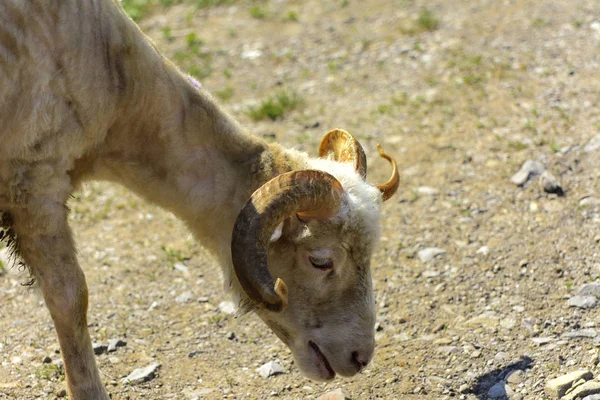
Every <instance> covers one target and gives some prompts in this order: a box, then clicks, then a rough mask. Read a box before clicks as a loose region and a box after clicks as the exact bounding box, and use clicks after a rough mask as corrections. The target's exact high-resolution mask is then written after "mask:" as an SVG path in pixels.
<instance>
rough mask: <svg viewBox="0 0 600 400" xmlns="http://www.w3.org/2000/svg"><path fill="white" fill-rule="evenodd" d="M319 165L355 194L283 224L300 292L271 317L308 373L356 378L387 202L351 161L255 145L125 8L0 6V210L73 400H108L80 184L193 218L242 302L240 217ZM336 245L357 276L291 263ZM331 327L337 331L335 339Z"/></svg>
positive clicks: (46, 2)
mask: <svg viewBox="0 0 600 400" xmlns="http://www.w3.org/2000/svg"><path fill="white" fill-rule="evenodd" d="M310 167H312V168H316V169H321V170H329V171H330V172H331V173H332V174H333V175H335V176H336V177H337V178H338V179H339V180H340V181H341V183H342V185H343V187H344V188H345V189H346V191H345V194H344V198H343V199H344V202H343V207H342V210H341V211H340V213H339V214H338V216H336V217H335V218H333V219H331V221H330V222H327V223H325V224H324V225H323V224H321V223H320V222H319V223H317V222H316V221H312V220H310V221H307V222H306V223H304V224H299V223H298V222H297V220H296V218H295V217H293V218H292V219H289V221H288V222H286V224H285V226H284V224H283V223H282V230H281V232H283V233H281V232H280V236H281V238H277V241H276V242H274V243H273V244H271V247H270V250H269V251H270V253H269V254H270V255H269V257H270V258H272V259H273V260H276V261H277V263H276V264H277V265H275V266H273V267H272V269H273V271H275V272H276V273H277V275H281V276H283V277H284V278H285V279H286V280H288V281H289V282H291V283H292V284H293V286H292V287H291V290H290V305H289V307H288V311H286V312H285V313H283V314H275V313H269V312H267V311H265V310H258V312H259V316H261V318H263V320H265V322H266V323H267V324H269V326H270V327H271V328H272V329H273V330H274V332H275V333H276V334H278V336H279V337H280V338H282V340H283V341H284V342H286V344H287V345H288V346H290V348H291V349H292V351H293V352H294V354H295V356H296V357H297V359H298V360H299V363H300V367H301V368H302V369H303V370H305V372H306V371H308V372H307V374H309V375H310V376H313V377H316V378H319V379H330V378H332V377H333V376H334V375H335V373H334V372H333V371H334V370H335V371H338V372H339V373H342V374H344V375H352V374H354V373H356V372H358V371H359V370H360V369H361V368H362V367H363V366H364V365H366V363H367V362H368V360H369V359H370V357H371V356H372V351H373V350H372V346H373V336H372V330H373V329H372V328H373V323H374V307H373V298H372V290H371V281H370V272H369V258H370V254H371V252H372V249H373V245H374V243H375V242H376V240H377V239H376V237H377V236H378V227H379V221H378V220H379V206H380V204H381V195H380V194H379V191H378V190H377V189H375V188H373V187H372V186H370V185H368V184H366V183H365V182H364V181H362V179H361V178H360V177H359V176H358V174H356V172H355V171H354V169H353V168H352V166H351V165H350V164H342V163H338V162H335V161H328V160H322V159H310V158H308V157H307V156H306V155H305V154H303V153H298V152H295V151H291V150H285V149H282V148H281V147H279V146H278V145H269V144H267V143H265V142H264V141H263V140H261V139H260V138H257V137H255V136H252V135H250V134H248V133H247V132H245V131H244V130H243V129H242V128H241V127H240V126H239V125H238V124H237V123H236V122H235V121H234V120H233V119H232V118H230V117H229V116H228V115H227V114H226V113H224V112H223V111H221V110H220V109H219V108H218V107H217V105H216V104H215V102H214V101H213V100H212V98H211V97H210V95H209V94H208V93H206V92H205V91H204V90H202V89H201V88H199V87H198V86H197V85H194V84H192V83H191V82H190V81H189V80H188V79H187V78H186V77H185V76H184V75H182V74H181V73H180V72H179V71H178V70H177V69H176V68H175V67H174V66H173V65H172V64H171V63H170V62H168V61H167V60H165V59H164V58H163V57H162V56H161V55H160V54H159V53H158V52H157V50H156V49H155V48H154V47H153V46H152V45H151V44H150V42H149V41H148V40H147V39H146V38H145V37H144V35H143V34H142V33H141V32H140V31H139V29H138V28H137V26H135V24H134V23H133V22H132V21H131V20H130V19H128V18H127V17H126V16H125V15H124V13H123V11H122V9H121V8H120V6H119V5H118V3H117V2H114V1H112V0H89V1H76V0H31V1H22V0H0V211H3V212H4V213H5V215H8V216H10V218H7V219H5V221H9V220H10V221H12V223H13V227H12V232H13V233H15V234H16V237H17V243H16V250H17V252H18V255H19V256H20V257H21V258H22V260H23V261H24V262H25V263H26V264H27V265H28V267H29V268H30V270H31V273H32V275H33V277H34V278H35V279H36V280H37V281H38V282H39V287H40V289H41V291H42V294H43V296H44V299H45V301H46V304H47V306H48V309H49V311H50V314H51V316H52V319H53V321H54V324H55V327H56V330H57V334H58V338H59V341H60V344H61V349H62V355H63V358H64V362H65V369H66V374H67V378H68V387H69V393H70V395H71V397H70V398H73V399H106V398H108V396H107V394H106V391H105V389H104V388H103V385H102V382H101V380H100V377H99V374H98V371H97V369H96V366H95V361H94V355H93V352H92V348H91V344H90V338H89V334H88V331H87V320H86V313H87V287H86V283H85V277H84V275H83V272H82V270H81V269H80V267H79V265H78V262H77V258H76V255H75V247H74V243H73V240H72V235H71V232H70V229H69V227H68V224H67V212H68V211H67V208H66V202H67V199H68V197H69V196H70V194H71V193H72V191H73V190H74V189H75V188H76V187H77V186H78V185H79V184H80V183H81V182H83V181H85V180H90V179H102V180H108V181H113V182H118V183H121V184H123V185H125V186H127V187H129V188H130V189H132V190H134V191H135V192H137V193H138V194H140V195H141V196H143V197H144V198H146V199H148V200H150V201H151V202H154V203H156V204H158V205H160V206H162V207H164V208H166V209H168V210H170V211H172V212H173V213H174V214H176V215H177V216H179V217H180V218H182V219H183V220H184V221H186V223H187V225H188V226H189V228H190V230H191V231H192V232H193V234H194V235H195V237H196V238H197V239H198V240H199V241H200V242H201V243H202V245H203V246H205V247H207V248H208V249H209V250H210V251H211V252H212V253H213V254H214V255H215V256H216V257H217V259H218V260H219V261H220V264H221V266H222V268H223V271H224V275H225V283H226V286H228V287H230V288H232V289H233V292H234V295H235V296H236V297H237V298H238V300H240V302H242V303H243V302H250V301H249V300H248V297H247V296H246V294H245V293H244V290H242V288H241V287H240V283H239V281H238V279H236V276H235V274H234V273H233V266H232V259H231V251H230V245H231V236H232V233H231V232H232V229H233V226H234V223H235V222H236V218H237V216H238V213H239V212H240V210H241V209H242V207H243V206H244V203H245V202H246V201H247V200H248V198H249V197H250V195H252V193H253V192H254V191H255V190H256V189H257V188H259V187H261V185H263V184H264V183H265V182H267V181H268V180H270V179H271V178H273V177H276V176H279V175H280V174H282V173H285V172H288V171H292V170H303V169H307V168H310ZM286 221H287V220H286ZM319 224H320V225H319ZM324 232H325V233H324ZM327 232H330V233H327ZM365 233H367V235H365ZM328 235H329V236H328ZM331 235H334V236H331ZM334 239H335V240H334ZM337 239H339V241H340V243H342V242H344V241H345V242H347V243H351V246H353V247H352V250H353V251H352V252H350V251H349V250H348V249H346V247H351V246H350V245H347V244H343V243H342V245H338V244H337V243H338V242H337V241H336V240H337ZM298 240H300V242H297V241H298ZM311 241H312V242H311ZM323 241H325V242H327V243H328V244H331V246H330V247H331V249H333V250H328V251H329V252H330V253H331V254H334V253H335V257H338V256H339V257H341V258H340V260H346V259H347V260H350V259H351V258H352V260H351V261H347V262H345V263H346V264H348V263H350V264H349V265H350V266H348V265H344V262H342V261H340V264H342V265H341V267H340V268H339V270H336V271H335V277H334V278H332V277H331V274H329V278H328V280H327V281H324V280H323V279H324V278H322V277H321V275H318V276H315V275H311V274H315V273H316V272H314V271H313V270H315V269H314V268H312V269H311V267H309V268H308V269H306V267H303V268H305V269H304V270H302V268H300V267H298V265H304V264H306V263H307V260H308V259H309V258H307V257H304V258H302V259H300V260H299V261H298V260H296V261H290V260H294V259H296V258H297V257H299V256H298V255H297V254H296V253H294V252H292V253H290V252H289V251H290V249H298V248H300V249H301V248H303V247H302V246H305V245H304V244H303V243H312V244H311V245H310V246H312V247H310V246H309V248H308V250H307V251H308V252H309V253H307V254H312V253H310V251H312V250H311V249H313V248H315V243H316V244H320V243H321V242H323ZM298 243H300V244H298ZM291 244H293V245H291ZM298 246H299V247H298ZM317 247H319V246H317ZM318 250H319V251H321V253H323V250H322V249H320V248H319V249H318ZM321 253H319V254H321ZM327 254H329V253H327ZM340 254H341V256H340ZM355 254H358V256H359V257H358V258H356V256H355ZM278 257H279V259H278ZM319 257H320V256H319ZM331 257H334V256H331ZM335 257H334V258H335ZM332 259H333V258H332ZM290 262H294V263H295V264H294V265H295V266H296V267H294V268H291V266H290V265H289V263H290ZM311 262H312V261H311ZM284 267H285V268H284ZM269 268H271V265H269ZM291 270H293V272H290V271H291ZM298 271H300V272H298ZM318 273H321V271H319V272H318ZM298 274H300V275H298ZM342 277H343V279H342ZM332 279H333V280H332ZM306 280H308V281H307V283H304V282H305V281H306ZM338 280H339V282H338ZM331 282H333V283H331ZM351 289H352V290H351ZM314 290H317V291H316V292H314V293H313V292H311V291H314ZM339 293H344V296H346V297H345V298H344V297H343V296H341V295H339ZM303 296H304V297H303ZM323 296H325V297H324V298H322V297H323ZM313 298H314V299H315V300H314V301H315V302H317V301H318V303H315V304H312V303H311V301H313V300H312V299H313ZM344 307H345V308H346V309H343V310H342V312H341V313H340V311H339V310H338V309H339V308H344ZM338 314H339V315H338ZM344 315H347V317H344ZM331 316H333V317H334V318H333V320H334V322H332V324H333V327H332V328H331V329H332V330H330V331H328V330H327V329H325V328H323V329H321V328H320V326H321V325H323V324H324V323H323V319H324V318H329V317H331ZM335 321H339V322H335ZM342 321H343V322H342ZM343 323H346V325H347V326H345V327H342V326H341V325H342V324H343ZM315 326H316V328H315ZM339 328H343V329H341V330H340V329H339ZM346 328H350V329H346ZM345 330H347V331H348V332H351V334H352V338H350V339H347V340H346V342H344V340H342V339H343V338H341V339H340V338H336V339H335V340H337V341H336V342H335V343H333V342H332V344H327V341H328V340H330V339H328V337H329V336H332V337H333V336H336V335H337V336H339V335H342V336H343V335H348V332H344V331H345ZM306 332H309V333H310V334H308V333H306ZM360 332H363V334H361V333H360ZM307 335H308V336H307ZM331 340H333V339H331ZM359 340H360V342H359ZM317 341H319V345H320V346H321V348H318V347H316V345H315V343H316V342H317ZM351 343H354V344H352V346H354V347H352V348H350V349H346V348H345V347H344V346H350V344H351ZM311 346H312V347H311ZM340 346H341V347H340ZM315 348H317V350H315ZM338 352H339V353H340V354H339V355H338V354H337V353H338ZM324 354H325V355H326V356H327V358H328V359H329V362H328V361H323V360H324V359H325V356H324Z"/></svg>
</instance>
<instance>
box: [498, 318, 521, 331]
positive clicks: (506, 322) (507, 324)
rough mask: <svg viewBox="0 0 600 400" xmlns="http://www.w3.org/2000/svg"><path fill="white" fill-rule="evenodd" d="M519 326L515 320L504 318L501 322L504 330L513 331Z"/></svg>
mask: <svg viewBox="0 0 600 400" xmlns="http://www.w3.org/2000/svg"><path fill="white" fill-rule="evenodd" d="M516 325H517V320H516V319H514V318H504V319H502V320H500V326H501V327H503V328H504V329H512V328H514V327H515V326H516Z"/></svg>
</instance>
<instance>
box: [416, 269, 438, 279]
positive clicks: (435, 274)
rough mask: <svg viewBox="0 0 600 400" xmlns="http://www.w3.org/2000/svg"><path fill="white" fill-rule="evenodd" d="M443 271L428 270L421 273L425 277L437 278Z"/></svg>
mask: <svg viewBox="0 0 600 400" xmlns="http://www.w3.org/2000/svg"><path fill="white" fill-rule="evenodd" d="M441 274H442V273H441V272H440V271H433V270H426V271H423V273H422V274H421V275H422V276H423V277H424V278H437V277H438V276H440V275H441Z"/></svg>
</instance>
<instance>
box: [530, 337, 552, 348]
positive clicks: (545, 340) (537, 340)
mask: <svg viewBox="0 0 600 400" xmlns="http://www.w3.org/2000/svg"><path fill="white" fill-rule="evenodd" d="M531 341H532V342H533V343H537V344H539V345H540V346H541V345H543V344H548V343H550V342H552V341H554V339H553V338H551V337H534V338H531Z"/></svg>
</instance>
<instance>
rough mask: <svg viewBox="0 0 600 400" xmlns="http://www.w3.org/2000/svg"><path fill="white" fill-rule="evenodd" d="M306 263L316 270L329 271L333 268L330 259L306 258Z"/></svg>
mask: <svg viewBox="0 0 600 400" xmlns="http://www.w3.org/2000/svg"><path fill="white" fill-rule="evenodd" d="M308 261H310V263H311V264H312V266H313V267H315V268H318V269H331V268H333V260H332V259H331V258H319V257H311V256H309V257H308Z"/></svg>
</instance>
